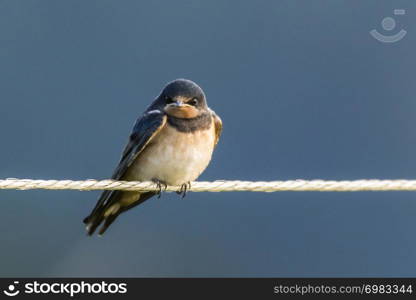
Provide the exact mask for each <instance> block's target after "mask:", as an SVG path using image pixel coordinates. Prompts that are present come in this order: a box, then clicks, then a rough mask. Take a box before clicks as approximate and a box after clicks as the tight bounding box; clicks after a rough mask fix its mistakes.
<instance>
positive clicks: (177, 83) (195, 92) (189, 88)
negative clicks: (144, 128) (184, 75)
mask: <svg viewBox="0 0 416 300" xmlns="http://www.w3.org/2000/svg"><path fill="white" fill-rule="evenodd" d="M159 101H161V102H163V109H164V111H165V112H166V114H167V115H170V116H173V117H175V118H180V119H193V118H196V117H198V116H199V115H201V114H202V113H203V112H205V111H206V110H207V102H206V99H205V94H204V92H203V91H202V89H201V88H200V87H199V86H198V85H197V84H196V83H195V82H193V81H191V80H187V79H176V80H174V81H172V82H170V83H168V84H167V85H166V87H165V88H164V89H163V91H162V93H161V94H160V96H159Z"/></svg>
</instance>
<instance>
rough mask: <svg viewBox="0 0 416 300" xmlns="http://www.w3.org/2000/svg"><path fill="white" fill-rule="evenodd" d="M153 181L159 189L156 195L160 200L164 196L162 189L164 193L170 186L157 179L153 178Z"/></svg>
mask: <svg viewBox="0 0 416 300" xmlns="http://www.w3.org/2000/svg"><path fill="white" fill-rule="evenodd" d="M152 181H153V182H154V183H155V184H156V187H157V188H158V191H157V192H156V195H157V197H158V198H160V197H161V196H162V188H163V192H164V191H166V189H167V188H168V185H167V184H166V182H164V181H162V180H159V179H156V178H153V179H152Z"/></svg>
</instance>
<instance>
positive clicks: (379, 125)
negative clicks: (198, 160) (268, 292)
mask: <svg viewBox="0 0 416 300" xmlns="http://www.w3.org/2000/svg"><path fill="white" fill-rule="evenodd" d="M395 8H403V9H406V15H404V16H394V15H393V9H395ZM415 9H416V3H415V1H411V0H406V1H400V0H397V1H396V0H395V1H393V0H391V1H380V0H373V1H352V0H351V1H341V0H337V1H336V0H327V1H324V0H316V1H307V0H303V1H298V0H286V1H195V0H192V1H191V0H189V1H133V0H123V1H115V0H113V1H110V0H99V1H98V0H95V1H93V0H89V1H81V0H72V1H63V0H59V1H57V0H42V1H40V0H37V1H34V0H27V1H11V0H2V1H0V101H1V102H0V103H1V109H0V132H1V141H2V143H1V147H0V164H1V167H0V178H7V177H16V178H34V179H86V178H96V179H104V178H108V177H109V176H110V175H111V173H112V170H113V168H114V167H115V166H116V163H117V162H118V159H119V156H120V153H121V151H122V149H123V147H124V145H125V142H126V139H127V137H128V135H129V133H130V130H131V127H132V125H133V123H134V121H135V119H136V117H138V116H139V115H140V114H141V113H142V112H143V110H144V109H145V108H146V106H147V105H148V104H149V103H150V101H152V100H153V99H154V98H155V97H156V96H157V95H158V93H159V92H160V90H161V88H162V87H163V86H164V84H165V83H166V82H168V81H170V80H173V79H175V78H180V77H185V78H189V79H192V80H194V81H196V82H197V83H198V84H200V85H201V86H202V87H203V89H204V90H205V92H206V94H207V97H208V103H209V105H210V106H211V107H212V108H213V109H214V110H215V111H216V112H217V113H218V114H219V115H220V116H221V117H222V119H223V121H224V132H223V136H222V139H221V141H220V144H219V146H218V147H217V149H216V152H215V154H214V158H213V161H212V163H211V165H210V166H209V168H208V169H207V170H206V172H205V173H204V174H203V175H202V176H201V177H200V179H201V180H216V179H241V180H286V179H296V178H303V179H318V178H319V179H334V180H339V179H361V178H380V179H390V178H391V179H397V178H409V179H410V178H413V179H414V178H416V159H415V155H414V154H415V153H416V133H415V127H416V118H415V114H416V101H415V100H416V99H415V95H416V84H415V77H416V76H415V75H416V74H415V72H416V63H415V53H416V51H415V50H416V35H415V32H416V22H415V20H416V18H415V16H416V10H415ZM388 16H390V17H393V18H394V19H395V20H396V22H397V26H396V28H395V29H394V30H392V31H391V32H387V31H385V30H383V28H382V27H381V23H380V22H381V20H382V19H383V18H384V17H388ZM401 28H403V29H405V30H407V31H408V34H407V36H406V37H405V38H404V39H403V40H401V41H399V42H397V43H394V44H383V43H380V42H378V41H376V40H375V39H374V38H372V37H371V36H370V35H369V31H370V30H371V29H377V30H378V31H379V32H380V33H383V34H386V35H391V34H394V33H396V32H398V31H399V30H400V29H401ZM98 195H99V192H98V191H96V192H78V191H13V190H11V191H9V190H7V191H6V190H5V191H0V228H1V234H0V249H1V256H0V276H3V277H5V276H7V277H9V276H14V277H17V276H415V275H416V273H415V270H416V258H415V252H416V235H415V228H416V193H414V192H359V193H318V192H284V193H270V194H267V193H190V194H189V195H188V196H187V197H186V198H185V199H183V200H182V199H180V198H179V197H178V196H177V195H176V194H165V195H164V196H163V197H162V198H161V199H152V200H150V201H148V202H146V203H145V204H143V205H141V206H140V207H138V208H136V209H134V210H131V211H129V212H128V213H126V214H123V216H122V217H120V218H119V219H118V220H117V221H116V222H115V224H114V225H113V226H112V227H111V228H110V230H108V232H107V233H106V234H105V235H104V237H103V238H99V237H97V236H94V237H92V238H89V237H87V236H86V235H85V231H84V227H83V224H82V222H81V221H82V219H83V218H84V217H85V216H86V215H87V214H88V213H89V212H90V210H91V209H92V207H93V206H94V205H95V202H96V200H97V197H98Z"/></svg>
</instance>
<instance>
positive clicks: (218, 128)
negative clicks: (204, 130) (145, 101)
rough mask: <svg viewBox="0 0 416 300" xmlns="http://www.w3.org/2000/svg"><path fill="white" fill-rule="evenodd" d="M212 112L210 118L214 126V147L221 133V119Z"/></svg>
mask: <svg viewBox="0 0 416 300" xmlns="http://www.w3.org/2000/svg"><path fill="white" fill-rule="evenodd" d="M211 111H212V117H213V118H214V126H215V146H216V145H217V144H218V141H219V139H220V136H221V132H222V121H221V118H220V117H219V116H218V115H217V114H216V113H215V112H214V111H213V110H211Z"/></svg>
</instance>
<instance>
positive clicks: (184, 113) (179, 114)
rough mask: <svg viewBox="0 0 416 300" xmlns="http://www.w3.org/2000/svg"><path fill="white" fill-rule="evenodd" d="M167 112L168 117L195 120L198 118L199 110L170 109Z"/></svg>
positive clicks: (187, 108) (189, 107)
mask: <svg viewBox="0 0 416 300" xmlns="http://www.w3.org/2000/svg"><path fill="white" fill-rule="evenodd" d="M165 111H166V113H167V114H168V115H170V116H173V117H175V118H180V119H193V118H196V117H197V116H198V110H197V109H196V108H195V107H192V106H182V107H180V106H179V107H168V108H166V109H165Z"/></svg>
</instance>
